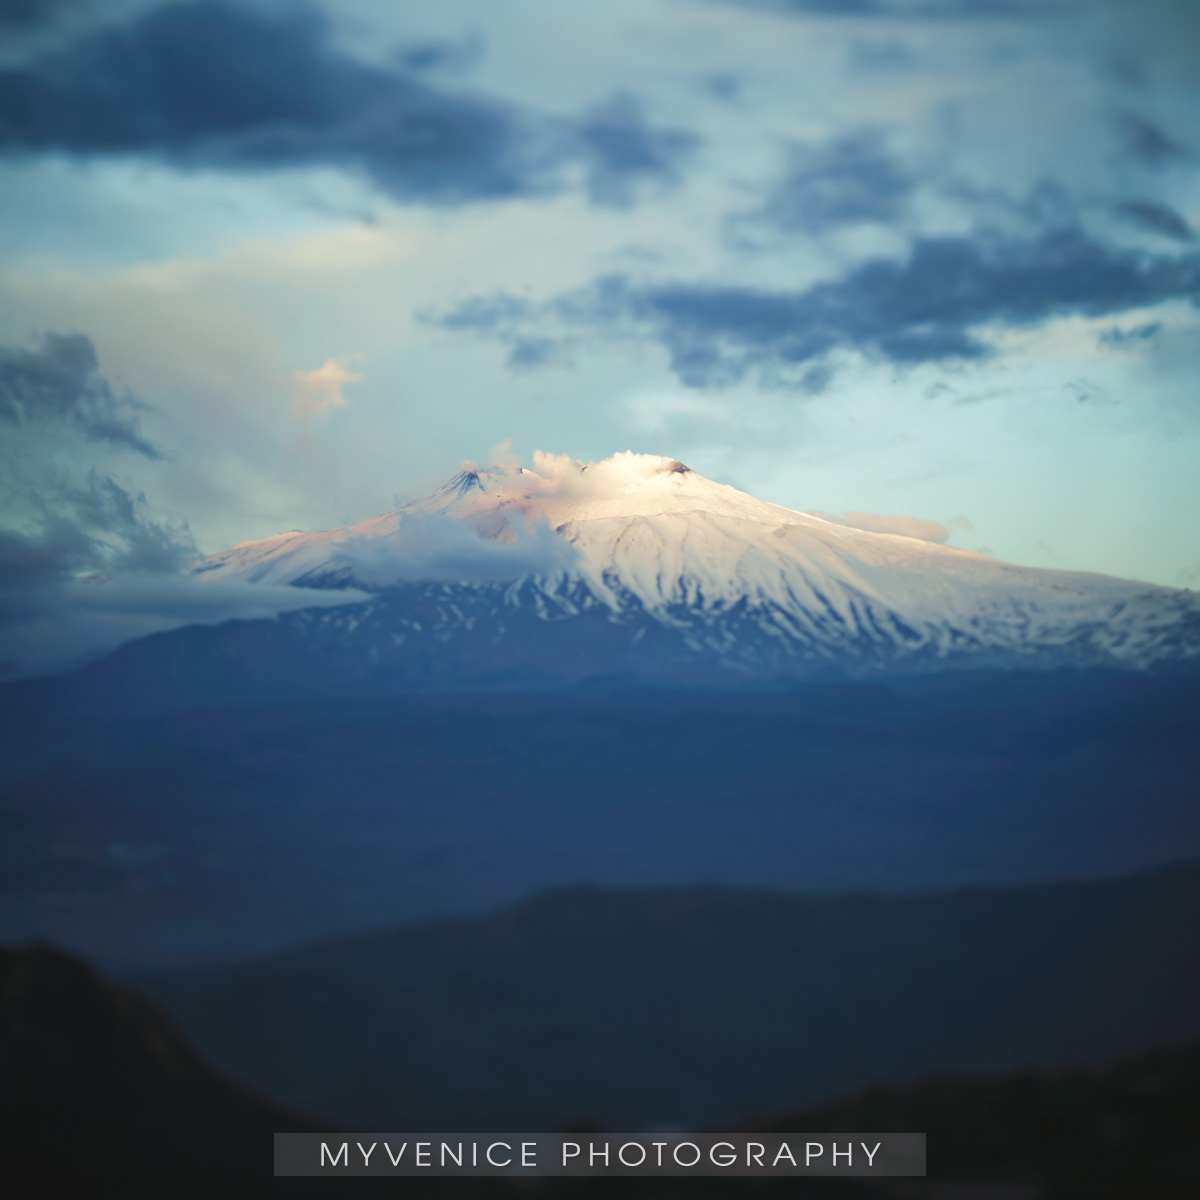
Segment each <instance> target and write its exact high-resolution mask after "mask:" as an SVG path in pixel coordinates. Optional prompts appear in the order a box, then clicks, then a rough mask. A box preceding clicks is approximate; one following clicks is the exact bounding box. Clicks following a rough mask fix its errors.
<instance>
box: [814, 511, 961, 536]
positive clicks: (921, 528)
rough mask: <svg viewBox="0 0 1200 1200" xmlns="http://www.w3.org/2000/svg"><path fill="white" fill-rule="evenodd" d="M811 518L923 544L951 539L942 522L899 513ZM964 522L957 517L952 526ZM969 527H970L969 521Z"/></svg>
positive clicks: (864, 513)
mask: <svg viewBox="0 0 1200 1200" xmlns="http://www.w3.org/2000/svg"><path fill="white" fill-rule="evenodd" d="M809 516H811V517H820V518H821V520H823V521H832V522H833V523H834V524H835V525H848V526H849V527H850V528H851V529H865V530H866V531H867V532H868V533H894V534H899V536H900V537H909V538H919V539H920V540H921V541H923V542H945V541H947V540H948V539H949V537H950V530H949V529H948V528H947V527H946V526H945V525H943V524H942V523H941V521H930V520H927V519H926V518H924V517H906V516H901V515H900V514H898V513H896V514H892V515H891V516H886V517H885V516H882V515H881V514H880V513H868V512H848V513H829V512H819V511H815V510H813V511H810V512H809ZM964 521H966V518H965V517H955V518H954V520H953V521H952V522H951V524H956V523H959V522H964ZM967 526H968V527H969V526H970V522H969V521H967Z"/></svg>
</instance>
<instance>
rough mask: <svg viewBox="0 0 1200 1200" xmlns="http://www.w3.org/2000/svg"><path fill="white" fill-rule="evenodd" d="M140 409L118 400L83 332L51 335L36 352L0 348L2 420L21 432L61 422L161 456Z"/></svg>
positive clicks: (98, 438) (126, 399)
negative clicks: (140, 423)
mask: <svg viewBox="0 0 1200 1200" xmlns="http://www.w3.org/2000/svg"><path fill="white" fill-rule="evenodd" d="M139 407H140V406H139V405H138V404H137V403H136V402H135V401H134V400H133V399H131V398H130V397H129V396H124V397H120V396H117V395H116V394H115V393H114V392H113V390H112V387H111V386H110V384H109V382H108V380H106V379H105V378H104V377H103V376H102V375H101V374H100V370H99V363H98V361H97V359H96V348H95V347H94V346H93V345H92V342H91V339H90V338H88V337H85V336H84V335H83V334H81V333H49V334H47V335H46V336H45V337H44V338H43V339H42V342H41V344H40V345H39V346H38V347H36V348H34V349H10V348H7V347H3V346H0V422H4V423H6V424H8V425H12V426H17V427H19V428H22V429H35V428H37V427H38V426H44V425H46V424H47V423H60V424H62V425H66V426H69V427H71V428H74V429H77V430H79V431H80V432H81V433H83V434H84V435H85V436H86V437H88V438H90V439H91V440H93V441H98V442H110V443H112V444H113V445H115V446H118V447H123V448H125V449H128V450H136V451H137V452H138V453H139V454H144V455H145V456H146V457H147V458H159V457H161V456H160V454H159V452H158V450H157V449H156V448H155V447H154V446H152V445H151V444H150V443H149V442H148V441H146V439H145V438H144V437H143V436H142V434H141V431H140V429H139V428H138V420H137V410H138V408H139Z"/></svg>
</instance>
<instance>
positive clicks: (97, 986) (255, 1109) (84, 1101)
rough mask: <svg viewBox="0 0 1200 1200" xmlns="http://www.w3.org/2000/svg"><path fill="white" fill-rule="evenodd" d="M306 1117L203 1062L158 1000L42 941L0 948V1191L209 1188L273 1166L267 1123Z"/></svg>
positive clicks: (202, 1191) (280, 1124) (278, 1126)
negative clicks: (138, 1184) (130, 1184)
mask: <svg viewBox="0 0 1200 1200" xmlns="http://www.w3.org/2000/svg"><path fill="white" fill-rule="evenodd" d="M311 1128H315V1126H314V1125H312V1124H311V1122H310V1121H309V1120H308V1119H307V1118H304V1117H301V1116H299V1115H297V1114H295V1113H288V1112H286V1111H284V1110H283V1109H281V1108H277V1107H275V1106H272V1105H271V1104H269V1103H267V1102H266V1101H263V1100H259V1099H256V1098H254V1097H253V1096H252V1095H250V1094H248V1093H247V1092H246V1091H244V1090H243V1089H242V1088H239V1087H238V1086H236V1085H234V1084H233V1083H230V1082H229V1081H228V1080H226V1079H224V1078H222V1077H221V1076H220V1075H218V1074H217V1073H215V1072H214V1071H213V1070H212V1068H210V1067H209V1066H208V1065H207V1064H205V1063H204V1062H203V1061H202V1060H201V1059H200V1058H198V1057H197V1055H196V1054H195V1053H194V1052H193V1051H192V1049H191V1047H190V1046H189V1045H188V1043H187V1042H186V1040H185V1039H184V1038H183V1037H181V1036H180V1034H179V1032H178V1031H177V1029H176V1027H175V1025H174V1022H172V1021H171V1020H170V1019H169V1018H168V1017H167V1016H166V1015H165V1014H164V1013H163V1012H162V1011H161V1010H160V1009H159V1008H157V1007H156V1006H154V1005H153V1004H151V1003H150V1002H149V1001H147V1000H145V999H144V998H143V997H141V996H139V995H138V994H137V993H135V992H131V991H129V990H127V989H125V988H123V987H119V986H117V985H115V984H113V983H110V982H108V981H106V980H104V979H102V978H101V977H100V976H99V975H98V974H97V973H96V972H95V971H94V970H93V969H92V968H91V967H90V966H89V965H88V964H86V963H85V962H83V961H81V960H80V959H78V958H75V957H73V956H71V955H67V954H64V953H62V952H61V951H58V950H55V949H53V948H51V947H48V946H32V947H27V948H23V949H0V1131H2V1132H0V1178H2V1179H3V1188H4V1194H5V1195H11V1196H14V1197H16V1196H21V1197H34V1196H40V1195H46V1196H50V1195H64V1196H66V1195H74V1196H79V1197H83V1196H88V1197H91V1196H96V1195H102V1194H109V1190H110V1189H111V1191H112V1194H120V1195H124V1194H127V1193H126V1192H125V1191H124V1186H125V1183H126V1181H128V1180H129V1179H131V1178H132V1179H137V1180H140V1181H142V1182H143V1183H144V1184H145V1185H146V1187H148V1188H149V1187H152V1186H154V1185H157V1186H158V1187H159V1188H161V1189H162V1190H161V1191H160V1193H159V1194H161V1195H171V1196H179V1195H195V1196H205V1197H208V1196H212V1195H215V1194H221V1191H220V1190H221V1189H224V1188H226V1187H227V1186H228V1185H230V1184H236V1183H239V1182H241V1181H246V1180H250V1179H254V1178H258V1179H260V1180H261V1181H262V1183H263V1184H265V1183H266V1181H267V1179H268V1178H269V1176H270V1173H271V1135H272V1133H274V1132H275V1131H276V1130H279V1131H285V1130H295V1131H303V1130H305V1129H311Z"/></svg>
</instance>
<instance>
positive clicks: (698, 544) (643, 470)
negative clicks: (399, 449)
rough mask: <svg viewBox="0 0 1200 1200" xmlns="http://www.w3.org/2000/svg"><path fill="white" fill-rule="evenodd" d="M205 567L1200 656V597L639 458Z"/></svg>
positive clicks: (825, 636)
mask: <svg viewBox="0 0 1200 1200" xmlns="http://www.w3.org/2000/svg"><path fill="white" fill-rule="evenodd" d="M551 531H553V533H551ZM554 535H557V536H554ZM195 570H196V571H197V572H202V573H205V574H207V575H209V577H212V578H224V579H242V580H249V581H254V582H263V583H276V584H278V583H289V584H296V585H301V586H304V585H310V586H313V585H315V586H331V585H346V584H356V585H359V586H363V587H366V588H374V589H388V588H394V587H395V586H397V585H401V584H412V583H426V584H428V583H431V582H438V583H441V584H443V585H447V586H454V587H461V588H466V589H475V590H478V589H479V588H481V587H484V588H495V587H497V586H498V585H499V584H501V583H504V584H505V585H506V586H505V587H504V588H503V589H502V591H501V594H502V596H503V601H502V606H501V610H493V611H492V616H491V618H488V617H487V616H486V615H482V616H481V614H478V613H476V614H474V615H473V616H472V617H471V618H470V621H471V622H472V623H474V622H475V621H477V620H480V619H483V620H487V619H492V620H497V619H498V618H497V617H496V612H498V611H502V609H503V608H504V607H508V608H514V607H517V606H519V605H521V604H523V603H526V602H530V603H532V604H533V606H534V608H535V609H536V612H537V615H538V616H539V617H540V618H541V619H543V620H549V619H565V618H568V617H570V616H573V615H578V613H579V612H580V611H582V610H584V609H588V610H591V609H595V608H597V607H598V608H601V609H602V610H606V611H608V613H609V614H610V617H611V619H613V620H616V621H620V620H625V621H629V620H631V619H634V618H648V619H649V620H651V621H652V622H654V623H656V624H657V625H659V626H661V627H664V628H667V629H672V630H675V631H677V632H678V633H679V634H680V636H681V637H682V639H683V642H684V644H686V646H688V647H689V648H690V649H691V650H692V651H694V652H697V653H705V654H710V655H712V654H715V655H717V656H721V655H724V656H727V657H731V658H738V659H743V660H744V659H745V658H746V645H745V643H746V642H747V641H753V642H755V643H757V644H758V645H759V647H760V649H761V648H762V647H765V648H766V649H767V650H768V651H769V653H768V654H767V658H770V659H788V658H794V659H797V660H805V659H808V660H811V659H818V660H819V659H825V660H828V659H831V658H837V657H844V656H846V655H847V654H848V655H850V656H852V657H858V658H862V657H864V656H867V657H871V656H872V655H876V656H877V655H880V654H882V655H884V656H886V657H888V658H897V657H899V658H908V657H912V656H914V655H916V656H920V657H922V658H930V657H932V658H934V659H940V658H945V657H946V656H948V655H952V654H957V653H968V654H973V655H978V654H980V653H981V652H987V654H988V655H990V656H992V657H993V658H994V656H995V655H996V654H997V653H1000V654H1002V655H1004V656H1017V657H1018V658H1021V657H1023V658H1037V659H1039V660H1041V659H1045V658H1046V656H1047V655H1049V656H1051V657H1052V658H1054V660H1055V661H1087V662H1093V661H1101V662H1102V661H1105V660H1111V659H1117V660H1121V661H1124V662H1125V663H1127V664H1129V665H1145V664H1148V663H1150V662H1153V661H1156V660H1159V659H1164V658H1171V657H1187V656H1191V655H1194V654H1197V653H1198V652H1200V600H1198V598H1197V597H1196V596H1195V594H1194V593H1191V592H1184V591H1177V590H1174V589H1170V588H1162V587H1155V586H1152V585H1148V584H1144V583H1137V582H1133V581H1129V580H1122V579H1114V578H1111V577H1109V576H1104V575H1096V574H1089V573H1084V572H1074V571H1050V570H1042V569H1037V568H1030V567H1018V566H1012V565H1009V564H1006V563H1002V562H998V561H996V560H995V559H991V558H988V557H986V556H983V555H980V554H975V553H973V552H971V551H967V550H959V549H954V548H951V547H948V546H943V545H939V544H936V543H932V542H927V541H922V540H919V539H915V538H910V537H903V536H900V535H897V534H884V533H870V532H866V531H864V530H860V529H854V528H850V527H847V526H844V525H839V524H835V523H833V522H830V521H825V520H822V519H821V518H819V517H814V516H810V515H808V514H805V513H799V512H794V511H792V510H791V509H787V508H782V507H780V506H778V505H774V504H768V503H766V502H764V501H761V500H757V499H755V498H754V497H752V496H749V495H747V494H745V493H744V492H740V491H738V490H737V489H736V488H732V487H729V486H727V485H724V484H719V483H714V482H713V481H712V480H709V479H705V478H704V477H703V476H701V475H698V474H697V473H696V472H694V471H691V470H690V469H689V468H687V467H686V466H684V465H683V464H682V463H679V462H677V461H676V460H674V459H670V458H661V457H658V456H654V455H637V454H632V453H628V452H627V453H624V454H617V455H614V456H613V457H612V458H609V459H605V460H604V461H603V462H599V463H588V464H586V465H585V464H582V463H579V462H576V461H575V460H572V459H569V458H566V457H562V456H554V455H546V454H538V455H535V458H534V469H533V470H528V469H525V468H505V467H493V468H488V469H486V470H484V469H468V470H464V471H463V472H462V473H461V474H459V475H458V476H457V477H455V478H454V479H452V480H451V481H450V482H449V483H447V484H446V485H445V486H443V487H442V488H440V489H438V490H437V491H436V492H434V493H433V494H432V495H430V496H428V497H426V498H425V499H423V500H420V501H416V502H414V503H412V504H409V505H406V506H405V507H403V508H401V509H398V510H397V511H395V512H392V513H388V514H386V515H385V516H381V517H376V518H373V519H372V520H369V521H364V522H362V523H361V524H359V525H354V526H350V527H348V528H346V529H335V530H329V531H326V532H321V533H298V532H291V533H285V534H279V535H276V536H275V537H273V538H267V539H264V540H262V541H254V542H242V543H239V544H238V545H236V546H234V547H233V548H232V549H230V550H227V551H225V552H224V553H222V554H217V555H213V556H212V557H210V558H208V559H205V560H203V561H201V562H200V563H198V564H197V565H196V567H195ZM517 581H519V582H517ZM368 608H369V606H368ZM460 611H461V610H460ZM323 619H326V620H328V621H331V622H334V623H336V622H338V621H347V620H349V621H353V622H354V623H355V624H357V622H358V620H359V618H358V617H350V616H348V610H347V612H343V613H341V614H330V615H328V617H326V618H323ZM462 619H463V620H466V619H467V618H465V617H464V618H462ZM454 620H455V618H454V617H453V616H452V615H451V616H449V617H447V618H446V622H445V624H446V629H443V630H441V633H440V634H439V636H448V633H447V630H448V629H449V628H450V627H451V626H452V625H453V624H454ZM643 632H644V631H643ZM638 636H642V635H640V634H639V635H638ZM754 657H756V658H757V659H758V660H759V661H761V660H762V659H763V654H762V653H756V655H755V656H754Z"/></svg>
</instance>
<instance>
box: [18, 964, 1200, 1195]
mask: <svg viewBox="0 0 1200 1200" xmlns="http://www.w3.org/2000/svg"><path fill="white" fill-rule="evenodd" d="M420 1033H421V1031H420V1030H414V1029H406V1028H402V1027H400V1026H397V1028H396V1030H395V1031H394V1035H393V1036H394V1038H395V1040H396V1041H397V1042H400V1041H403V1040H404V1039H405V1038H414V1039H415V1038H419V1037H420ZM1198 1125H1200V1042H1192V1043H1185V1044H1183V1045H1180V1046H1178V1047H1173V1048H1170V1049H1164V1050H1159V1051H1156V1052H1153V1053H1150V1054H1148V1055H1145V1056H1142V1057H1139V1058H1135V1059H1132V1060H1129V1061H1124V1062H1120V1063H1118V1064H1117V1065H1115V1066H1109V1067H1105V1068H1103V1069H1099V1070H1091V1071H1073V1072H1070V1073H1067V1074H1062V1075H1057V1076H1055V1075H1042V1074H1033V1073H1024V1074H1020V1075H1008V1076H1000V1077H987V1078H978V1079H964V1078H960V1077H946V1078H941V1079H935V1080H930V1081H926V1082H924V1083H922V1084H919V1085H917V1086H916V1087H914V1088H910V1089H880V1090H875V1091H872V1092H868V1093H865V1094H863V1095H860V1096H858V1097H855V1098H852V1099H850V1100H847V1101H844V1102H840V1103H836V1104H833V1105H828V1106H825V1107H822V1108H815V1109H812V1108H810V1109H806V1110H803V1111H798V1112H793V1113H791V1114H788V1115H786V1116H782V1117H781V1116H774V1117H767V1116H763V1117H760V1118H758V1119H756V1120H755V1121H753V1122H751V1125H750V1126H747V1127H748V1128H749V1127H753V1128H755V1129H758V1130H762V1131H767V1130H773V1129H778V1130H783V1131H791V1130H795V1131H812V1132H822V1131H830V1132H832V1131H846V1130H864V1131H865V1130H877V1129H911V1130H920V1131H924V1132H926V1134H927V1135H928V1139H929V1178H928V1179H926V1180H913V1179H905V1180H896V1181H877V1182H874V1183H871V1184H863V1183H858V1182H855V1181H832V1180H820V1179H811V1180H802V1181H788V1180H764V1181H761V1182H759V1183H758V1184H756V1186H755V1187H754V1189H753V1190H754V1192H755V1194H757V1195H763V1196H770V1197H774V1196H793V1195H795V1196H803V1197H805V1198H806V1200H811V1198H812V1197H822V1198H824V1197H830V1198H836V1197H843V1198H853V1197H876V1198H881V1200H882V1198H888V1200H892V1198H894V1200H947V1198H948V1197H954V1198H955V1200H996V1198H997V1197H1004V1198H1006V1200H1008V1198H1012V1200H1016V1198H1022V1200H1024V1198H1030V1200H1032V1198H1033V1197H1038V1198H1039V1200H1126V1198H1128V1197H1133V1196H1136V1197H1138V1200H1191V1197H1193V1196H1194V1195H1196V1194H1197V1190H1198V1188H1200V1157H1198V1156H1197V1154H1196V1136H1195V1130H1196V1128H1197V1127H1198ZM306 1128H313V1126H310V1125H309V1124H308V1123H307V1122H306V1121H305V1120H304V1119H302V1118H299V1117H296V1116H295V1115H294V1114H289V1113H286V1112H284V1111H283V1110H281V1109H277V1108H274V1107H272V1106H270V1105H268V1104H266V1103H264V1102H262V1101H259V1100H256V1099H252V1098H250V1097H249V1096H247V1095H246V1094H245V1093H244V1092H242V1091H240V1090H239V1089H237V1088H236V1087H234V1086H232V1085H231V1084H229V1083H228V1082H227V1081H225V1080H223V1079H221V1078H220V1077H219V1076H218V1075H216V1074H215V1073H214V1072H213V1071H211V1070H210V1069H209V1068H208V1067H206V1066H205V1065H204V1063H203V1062H202V1060H200V1059H199V1058H198V1057H197V1056H196V1055H195V1054H194V1052H193V1051H192V1050H191V1049H190V1048H189V1047H188V1045H187V1043H186V1042H185V1041H184V1040H182V1039H181V1038H180V1036H179V1035H178V1033H177V1032H176V1031H175V1029H174V1027H173V1025H172V1024H171V1022H170V1021H168V1020H167V1019H165V1018H164V1017H163V1016H162V1014H161V1013H160V1012H159V1011H158V1010H157V1009H156V1008H155V1007H154V1006H153V1005H151V1004H150V1003H148V1002H147V1001H145V1000H144V999H141V998H140V997H138V996H137V995H136V994H135V993H132V992H130V991H128V990H127V989H125V988H123V987H117V986H115V985H113V984H111V983H109V982H106V981H104V980H103V979H101V978H100V977H99V976H98V975H97V974H96V973H95V972H94V971H93V970H92V969H91V968H90V967H88V966H87V965H86V964H85V963H83V962H81V961H80V960H78V959H76V958H73V957H71V956H68V955H64V954H62V953H61V952H59V951H56V950H53V949H50V948H47V947H33V948H27V949H21V950H11V949H9V950H0V1180H2V1181H3V1184H4V1188H5V1195H13V1196H19V1197H21V1200H58V1198H60V1197H61V1198H63V1200H66V1198H68V1197H69V1198H70V1200H77V1198H83V1197H86V1198H87V1200H97V1198H107V1197H112V1198H113V1200H117V1198H120V1200H131V1198H134V1200H136V1198H141V1197H154V1198H155V1200H159V1198H160V1197H166V1196H170V1197H196V1198H197V1200H200V1198H201V1197H203V1198H204V1200H208V1198H209V1197H213V1196H220V1197H223V1198H226V1200H232V1198H239V1200H240V1198H241V1197H246V1198H249V1197H259V1196H268V1195H270V1196H277V1197H285V1196H286V1197H297V1198H307V1197H324V1196H329V1195H346V1194H347V1193H348V1192H349V1191H350V1190H352V1189H353V1190H355V1191H358V1190H361V1189H365V1190H366V1191H368V1192H372V1193H374V1192H378V1191H381V1190H383V1188H384V1187H385V1186H389V1185H371V1184H368V1183H367V1182H365V1181H363V1180H357V1181H355V1182H354V1183H353V1184H345V1183H343V1184H341V1185H337V1184H332V1185H330V1184H324V1183H322V1182H321V1181H319V1180H271V1179H270V1178H269V1172H270V1146H271V1137H270V1135H271V1133H272V1132H273V1131H274V1130H276V1129H293V1130H302V1129H306ZM422 1184H423V1186H422ZM403 1187H404V1189H405V1193H406V1194H408V1193H409V1192H412V1193H415V1194H420V1195H426V1194H428V1195H434V1196H444V1197H451V1196H453V1197H457V1196H466V1195H470V1196H471V1197H472V1200H493V1198H494V1200H501V1198H502V1200H508V1198H509V1197H516V1196H522V1195H526V1194H527V1189H515V1188H512V1187H510V1186H508V1185H507V1184H506V1183H505V1182H504V1181H500V1180H479V1179H473V1180H467V1181H462V1182H459V1181H455V1180H437V1181H435V1180H429V1181H417V1180H405V1181H404V1183H403ZM390 1190H391V1191H394V1186H393V1187H391V1188H390ZM743 1190H744V1189H742V1188H738V1187H732V1188H731V1185H730V1184H729V1183H727V1182H725V1181H723V1180H720V1179H670V1178H668V1179H657V1180H619V1179H617V1180H614V1179H600V1178H594V1179H584V1180H549V1181H546V1182H544V1183H543V1184H541V1185H539V1188H538V1194H539V1195H543V1196H545V1197H548V1198H550V1200H557V1198H559V1197H564V1198H565V1197H579V1198H580V1200H592V1198H595V1200H602V1198H604V1197H608V1196H629V1195H634V1196H641V1195H645V1196H647V1197H651V1196H653V1197H656V1198H660V1200H667V1198H671V1200H674V1198H675V1197H690V1196H701V1197H708V1196H726V1195H730V1194H733V1195H741V1194H742V1193H743Z"/></svg>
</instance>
